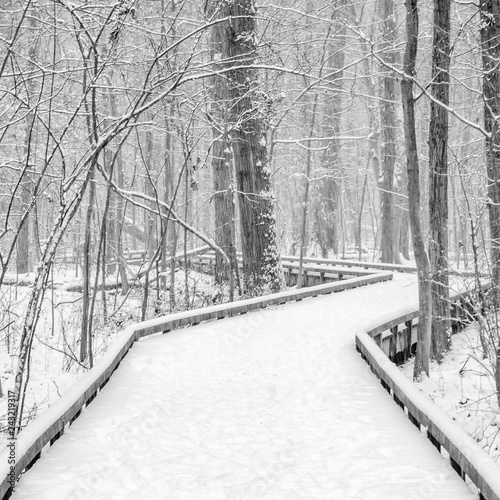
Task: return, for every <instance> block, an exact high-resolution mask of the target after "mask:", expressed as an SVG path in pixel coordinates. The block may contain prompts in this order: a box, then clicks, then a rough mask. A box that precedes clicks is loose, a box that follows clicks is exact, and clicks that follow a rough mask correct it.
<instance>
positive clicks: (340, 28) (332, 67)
mask: <svg viewBox="0 0 500 500" xmlns="http://www.w3.org/2000/svg"><path fill="white" fill-rule="evenodd" d="M343 3H344V2H340V4H341V6H342V5H343ZM333 27H334V28H333V29H334V33H328V34H327V37H328V38H329V40H328V44H327V49H326V50H327V60H326V62H325V72H326V73H327V75H328V76H327V77H325V80H326V82H327V86H328V90H329V92H328V96H327V97H326V100H325V108H324V114H325V116H324V119H323V123H322V126H321V128H320V130H321V132H320V133H321V134H322V136H323V137H325V138H326V139H325V141H324V144H323V145H322V146H323V153H322V155H321V159H320V162H321V171H322V175H324V176H325V178H324V179H323V181H322V182H321V184H320V186H319V193H318V196H319V200H318V207H317V208H316V210H315V215H316V237H317V239H318V244H319V246H320V248H321V254H322V256H323V257H324V258H326V257H328V253H329V251H333V253H334V254H338V252H339V241H340V239H341V236H342V235H341V231H340V228H339V226H340V218H341V217H342V214H341V213H340V205H341V203H340V197H341V186H340V178H341V176H342V175H343V171H342V170H343V169H342V165H341V155H340V148H341V145H340V141H339V135H340V122H341V116H342V95H341V88H342V79H343V76H344V73H343V67H344V60H345V41H346V37H345V24H343V23H341V22H334V23H333Z"/></svg>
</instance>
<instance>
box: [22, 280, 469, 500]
mask: <svg viewBox="0 0 500 500" xmlns="http://www.w3.org/2000/svg"><path fill="white" fill-rule="evenodd" d="M414 280H415V276H411V275H395V277H394V280H393V281H392V282H385V283H380V284H377V285H370V286H367V287H362V288H358V289H354V290H349V291H345V292H341V293H338V294H332V295H328V296H323V297H318V298H314V299H308V300H303V301H302V302H299V303H295V304H287V305H284V306H277V307H274V308H270V309H266V310H263V311H257V312H253V313H249V314H246V315H244V316H241V317H235V318H228V319H225V320H223V321H217V322H209V323H204V324H200V325H198V326H195V327H191V328H189V329H183V330H176V331H174V332H171V333H169V334H167V335H163V336H159V337H154V338H150V339H146V340H144V341H141V342H138V343H136V344H135V345H134V347H133V348H132V349H131V351H130V353H129V354H128V355H127V356H126V358H125V359H124V360H123V361H122V363H121V365H120V367H119V369H118V370H117V371H116V373H115V374H114V375H113V377H112V378H111V380H110V382H109V383H108V384H107V385H106V387H105V388H104V389H103V390H102V392H101V393H100V394H99V395H98V396H97V398H96V399H95V400H94V402H93V403H92V404H91V405H90V406H89V407H88V408H87V409H86V410H84V411H83V413H82V416H81V417H80V418H79V419H77V421H76V422H75V423H74V424H73V426H72V427H71V428H70V429H69V430H67V431H66V434H65V435H64V436H63V437H62V438H61V439H60V440H59V441H58V442H56V443H55V445H54V446H53V447H51V448H50V449H49V450H48V451H47V452H46V453H44V455H43V458H42V459H41V460H39V461H38V462H37V463H36V464H35V466H34V467H33V468H32V469H31V470H30V471H29V472H28V473H27V474H26V475H25V476H24V477H23V479H22V480H21V482H20V483H19V485H18V487H17V488H16V492H15V494H14V495H13V497H12V498H13V499H14V500H21V499H30V500H32V499H34V498H36V499H37V500H43V499H47V500H49V499H50V500H59V499H70V498H71V499H72V500H73V499H75V500H76V499H96V500H97V499H107V500H108V499H126V498H134V499H135V498H141V499H160V498H161V499H163V498H169V499H186V500H187V499H189V500H196V499H204V500H205V499H225V498H227V499H259V500H260V499H287V500H288V499H290V500H293V499H326V498H328V499H332V500H333V499H342V500H350V499H352V500H353V499H367V500H368V499H373V500H375V499H384V500H390V499H401V498H407V499H410V498H411V499H418V498H422V499H429V498H439V499H453V500H458V499H469V498H471V499H472V498H475V496H474V495H473V493H472V492H471V491H470V490H469V489H468V487H467V486H466V485H465V483H463V482H462V481H461V480H460V478H459V476H458V475H457V474H456V473H455V472H454V471H453V470H452V469H451V467H450V466H449V464H448V462H447V461H446V460H445V459H444V458H443V457H441V456H440V455H439V454H438V453H437V452H436V451H435V449H434V447H433V446H432V445H431V444H430V442H429V441H428V440H427V439H426V437H425V436H424V435H423V434H421V433H420V432H419V431H418V430H417V429H416V428H415V427H414V426H413V425H412V424H411V423H410V422H409V421H408V419H407V417H406V415H405V414H404V412H402V411H401V409H400V408H399V407H398V406H397V405H396V404H395V403H394V402H393V401H392V399H391V397H390V396H389V395H388V394H387V393H386V391H385V390H384V389H383V388H382V387H381V385H380V383H379V382H378V380H377V379H376V377H375V376H373V374H372V373H371V371H370V369H369V368H368V366H367V365H366V363H365V362H364V361H363V360H362V359H361V357H360V356H359V354H357V353H356V351H355V348H354V333H355V332H356V331H359V330H360V329H361V328H362V326H363V325H365V324H367V323H368V322H371V321H372V320H373V319H374V317H376V316H378V315H386V314H388V313H389V312H390V311H391V310H393V309H394V308H395V305H397V306H398V308H399V307H404V306H405V305H412V304H414V303H415V302H416V284H415V283H414Z"/></svg>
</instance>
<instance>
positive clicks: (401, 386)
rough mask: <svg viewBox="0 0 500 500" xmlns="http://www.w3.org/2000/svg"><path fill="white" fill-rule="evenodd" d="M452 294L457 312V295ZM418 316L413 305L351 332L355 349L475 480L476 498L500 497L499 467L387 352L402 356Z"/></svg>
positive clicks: (442, 449) (412, 416) (452, 461)
mask: <svg viewBox="0 0 500 500" xmlns="http://www.w3.org/2000/svg"><path fill="white" fill-rule="evenodd" d="M453 299H454V301H455V305H454V309H455V311H456V314H458V313H459V312H460V306H459V305H458V301H459V299H460V296H458V295H455V296H454V297H453ZM464 314H467V313H466V312H464ZM456 319H459V318H456ZM417 322H418V311H417V310H416V309H414V308H409V309H404V310H400V311H399V312H398V313H397V314H396V315H394V314H392V315H391V316H388V317H386V318H381V319H379V320H378V321H377V322H376V323H374V324H372V325H370V326H368V327H367V328H366V329H365V331H362V332H359V333H358V334H357V335H356V349H357V350H358V351H359V352H360V353H361V356H362V357H363V359H365V361H366V362H367V363H368V364H369V365H370V367H371V369H372V371H373V373H374V374H375V375H376V376H377V377H378V378H379V379H380V382H381V384H382V386H383V387H384V388H385V389H386V390H387V392H388V393H389V394H391V395H392V397H393V399H394V401H395V402H396V403H397V404H398V405H399V406H400V407H401V408H402V409H403V411H405V413H406V414H407V415H408V418H409V420H410V421H411V422H412V423H413V424H414V425H416V426H417V427H418V429H419V430H422V428H423V429H424V430H425V432H426V433H427V437H428V438H429V440H430V441H431V443H432V444H433V445H434V446H435V447H436V448H437V450H438V451H440V452H441V453H443V454H444V455H445V456H447V458H448V459H449V461H450V464H451V466H452V467H453V469H454V470H455V471H456V472H457V473H458V474H459V475H460V477H461V478H462V479H464V480H465V479H466V477H468V478H469V479H470V480H471V481H472V482H473V483H474V484H475V485H476V487H477V489H478V491H479V498H480V499H481V500H482V499H486V500H500V467H499V466H498V465H497V464H496V462H495V461H494V460H493V459H492V458H491V457H490V456H489V455H488V454H487V453H486V452H485V451H484V450H483V449H482V448H481V447H480V446H479V445H478V444H477V443H476V442H475V441H474V440H473V439H472V438H471V437H470V436H469V435H468V434H467V433H466V432H465V431H463V430H462V429H461V428H460V427H458V426H457V425H456V424H455V423H454V422H453V420H452V419H451V418H450V417H448V415H446V414H445V413H444V412H443V411H442V410H441V409H440V408H438V407H437V406H436V405H435V404H434V403H433V402H432V401H431V400H430V399H428V398H427V397H426V396H425V395H424V394H423V393H422V392H421V391H420V390H419V389H418V388H417V387H416V386H415V385H414V384H413V382H412V381H411V380H409V379H408V378H407V377H406V376H405V375H404V374H403V373H401V371H400V370H399V369H398V368H397V367H396V366H395V364H394V363H393V362H392V361H391V360H390V359H389V358H388V355H389V356H391V357H392V358H394V359H398V358H399V359H404V358H405V357H407V354H408V353H409V351H410V350H412V348H413V347H414V342H416V339H415V326H417Z"/></svg>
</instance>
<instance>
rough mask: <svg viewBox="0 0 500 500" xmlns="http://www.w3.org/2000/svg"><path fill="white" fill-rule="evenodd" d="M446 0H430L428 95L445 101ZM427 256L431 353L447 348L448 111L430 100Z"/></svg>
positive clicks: (447, 60) (447, 57)
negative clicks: (430, 63) (430, 73)
mask: <svg viewBox="0 0 500 500" xmlns="http://www.w3.org/2000/svg"><path fill="white" fill-rule="evenodd" d="M449 67H450V0H435V1H434V39H433V48H432V84H431V95H432V96H433V97H434V99H436V100H437V101H439V102H441V103H442V104H444V105H448V104H449V86H450V75H449ZM429 225H430V243H429V258H430V264H431V273H432V303H433V320H432V346H431V350H432V355H433V356H434V357H435V358H436V360H437V361H438V362H441V360H442V357H443V353H444V352H445V351H447V350H448V349H449V348H450V342H451V338H450V336H449V332H448V324H449V317H450V303H449V280H448V112H447V111H446V110H445V109H444V108H443V106H441V105H439V104H438V103H436V102H435V101H434V100H433V101H431V119H430V125H429Z"/></svg>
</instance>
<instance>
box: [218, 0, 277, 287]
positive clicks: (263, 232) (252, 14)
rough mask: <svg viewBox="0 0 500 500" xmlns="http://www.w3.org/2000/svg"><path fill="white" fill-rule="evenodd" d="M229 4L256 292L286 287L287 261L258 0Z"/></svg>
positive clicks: (240, 169)
mask: <svg viewBox="0 0 500 500" xmlns="http://www.w3.org/2000/svg"><path fill="white" fill-rule="evenodd" d="M227 6H228V11H227V13H228V15H229V19H228V22H227V23H224V31H225V36H224V39H223V48H222V51H223V52H222V53H223V55H224V56H225V55H226V54H227V57H228V59H229V60H230V61H231V66H232V67H234V69H232V70H231V71H229V72H227V73H226V74H227V77H228V96H229V102H230V107H229V122H230V125H231V129H230V132H229V134H230V136H231V140H232V146H233V150H234V160H235V167H236V185H237V188H238V202H239V210H240V228H241V246H242V254H243V274H244V280H245V289H246V292H247V293H249V294H252V295H254V294H259V293H261V292H262V290H266V289H269V290H270V291H278V290H279V289H280V288H281V285H282V278H281V266H280V262H279V252H278V246H277V236H276V221H275V216H274V197H273V194H272V189H271V171H270V168H269V165H268V156H267V138H266V129H265V126H264V119H263V118H264V117H263V116H262V114H261V111H260V110H259V109H258V96H257V94H256V92H255V90H256V87H257V84H258V74H257V70H256V69H255V68H254V67H253V64H254V62H255V59H256V51H257V46H256V41H255V39H256V37H255V36H256V6H255V2H254V0H235V1H234V2H230V3H228V5H227Z"/></svg>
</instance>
